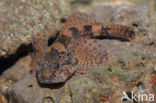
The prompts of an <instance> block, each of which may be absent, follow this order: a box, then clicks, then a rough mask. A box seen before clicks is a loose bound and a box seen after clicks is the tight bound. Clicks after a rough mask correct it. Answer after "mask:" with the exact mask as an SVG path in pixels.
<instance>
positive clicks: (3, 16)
mask: <svg viewBox="0 0 156 103" xmlns="http://www.w3.org/2000/svg"><path fill="white" fill-rule="evenodd" d="M0 4H1V6H0V57H8V56H9V55H10V54H14V53H16V50H17V48H18V47H19V46H20V45H22V44H28V43H30V42H31V37H32V35H34V34H37V33H40V32H43V31H44V35H53V32H54V31H55V30H57V29H58V28H59V26H60V21H59V20H60V19H61V18H62V17H64V16H65V15H67V14H68V13H70V6H69V4H68V2H67V1H66V0H61V1H51V0H47V1H44V2H43V1H42V0H29V1H27V0H12V1H9V0H1V1H0Z"/></svg>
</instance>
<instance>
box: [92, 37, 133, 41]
mask: <svg viewBox="0 0 156 103" xmlns="http://www.w3.org/2000/svg"><path fill="white" fill-rule="evenodd" d="M93 39H101V40H103V39H110V40H119V41H122V42H128V41H130V40H129V39H128V38H122V37H111V36H98V37H94V38H93Z"/></svg>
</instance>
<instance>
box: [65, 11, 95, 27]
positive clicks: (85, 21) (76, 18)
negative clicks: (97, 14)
mask: <svg viewBox="0 0 156 103" xmlns="http://www.w3.org/2000/svg"><path fill="white" fill-rule="evenodd" d="M95 23H98V22H97V21H96V20H95V19H94V18H92V17H91V16H89V15H87V14H85V13H81V12H74V13H72V14H71V15H70V16H69V17H68V19H67V21H66V23H65V24H64V25H63V28H62V29H66V28H69V27H72V26H75V25H90V24H95Z"/></svg>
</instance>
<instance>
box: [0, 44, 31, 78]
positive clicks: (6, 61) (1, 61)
mask: <svg viewBox="0 0 156 103" xmlns="http://www.w3.org/2000/svg"><path fill="white" fill-rule="evenodd" d="M32 51H33V48H32V44H22V45H21V46H19V48H18V49H17V50H16V53H15V54H11V55H9V56H8V57H6V58H4V57H0V75H1V74H2V73H3V72H4V71H5V70H7V69H8V68H10V67H11V66H13V65H14V64H15V63H16V62H17V61H18V60H19V59H20V58H22V57H25V56H27V55H28V54H29V53H30V52H32Z"/></svg>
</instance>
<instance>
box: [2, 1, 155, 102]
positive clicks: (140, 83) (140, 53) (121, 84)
mask: <svg viewBox="0 0 156 103" xmlns="http://www.w3.org/2000/svg"><path fill="white" fill-rule="evenodd" d="M97 5H101V6H97ZM87 13H88V14H91V15H93V16H94V17H96V19H98V20H100V21H102V22H104V23H106V24H109V23H119V24H125V25H128V26H134V27H135V26H136V25H133V23H134V21H135V22H137V23H138V24H139V27H135V28H136V31H137V33H136V35H137V38H136V40H133V41H130V42H122V41H119V40H107V39H104V40H101V41H102V42H103V43H104V44H106V45H105V48H108V51H110V52H112V53H113V54H114V55H115V56H114V57H113V59H112V61H111V62H109V63H106V64H105V65H104V66H102V67H96V68H93V69H92V70H90V71H89V73H88V74H84V75H79V76H73V77H72V78H70V79H69V80H68V81H67V82H66V83H64V84H59V85H41V84H39V83H38V82H37V80H36V76H35V73H31V72H30V71H31V66H30V63H31V58H30V55H27V56H25V57H23V58H21V59H20V60H18V61H17V62H16V63H15V64H14V65H13V66H12V67H10V68H8V69H7V70H6V71H5V72H4V73H3V74H2V75H1V76H0V83H1V84H3V85H5V86H3V87H5V88H6V89H4V90H3V87H1V86H0V90H1V91H3V94H5V95H2V96H3V97H4V98H5V96H6V95H7V97H8V98H7V99H8V100H9V101H11V102H13V103H47V102H48V103H103V102H104V103H121V99H122V97H123V92H125V93H127V94H132V91H133V92H136V93H139V92H141V93H146V94H155V93H156V92H155V91H156V89H155V70H156V69H155V67H156V52H155V51H156V48H155V40H156V39H155V33H156V32H155V30H153V31H152V29H151V28H154V27H155V26H156V22H154V20H155V18H154V17H155V12H154V13H153V12H150V11H149V10H148V9H147V8H146V7H142V6H134V5H130V4H123V5H120V6H117V5H114V6H113V4H109V5H108V4H96V7H95V5H93V6H91V8H90V10H89V11H88V12H87ZM121 14H122V15H121ZM130 14H131V15H132V16H133V19H132V18H131V15H130ZM149 15H151V17H150V16H149ZM138 16H140V17H138ZM144 19H145V20H144ZM152 20H153V22H151V21H152ZM143 29H145V31H143ZM145 32H147V35H143V34H144V33H145ZM149 35H150V36H151V37H150V38H149ZM151 42H153V43H151ZM0 95H1V94H0ZM127 102H129V101H128V100H127Z"/></svg>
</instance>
